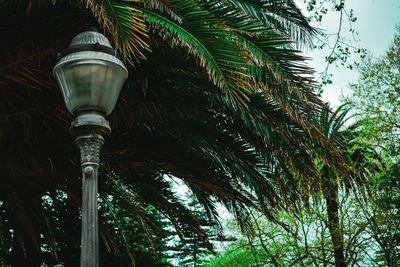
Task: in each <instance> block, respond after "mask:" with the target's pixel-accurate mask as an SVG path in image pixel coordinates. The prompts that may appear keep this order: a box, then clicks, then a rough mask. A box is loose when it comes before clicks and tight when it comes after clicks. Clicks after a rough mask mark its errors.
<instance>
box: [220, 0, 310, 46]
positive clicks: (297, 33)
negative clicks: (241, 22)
mask: <svg viewBox="0 0 400 267" xmlns="http://www.w3.org/2000/svg"><path fill="white" fill-rule="evenodd" d="M221 2H222V3H225V4H227V5H230V6H232V7H236V8H238V9H239V10H240V11H241V12H243V13H244V14H246V15H248V16H251V17H253V18H255V19H257V20H259V21H261V22H262V23H263V25H264V26H266V27H267V28H273V29H275V30H277V32H278V33H280V34H281V35H283V36H287V37H288V38H289V39H290V40H293V41H294V43H293V44H294V45H299V44H306V45H310V44H311V43H312V37H313V35H315V34H316V30H315V29H314V28H313V27H311V26H310V25H309V23H308V21H307V19H306V18H305V17H304V16H303V14H302V12H301V11H300V9H299V8H298V7H297V6H296V4H295V3H294V2H293V1H292V0H278V1H276V0H224V1H221Z"/></svg>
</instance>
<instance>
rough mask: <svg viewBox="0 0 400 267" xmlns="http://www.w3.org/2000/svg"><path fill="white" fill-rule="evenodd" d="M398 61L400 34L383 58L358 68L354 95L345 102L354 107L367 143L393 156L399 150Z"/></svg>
mask: <svg viewBox="0 0 400 267" xmlns="http://www.w3.org/2000/svg"><path fill="white" fill-rule="evenodd" d="M398 31H400V29H399V30H398ZM399 62H400V33H397V35H396V36H395V37H394V41H393V44H392V45H391V47H390V48H389V49H388V51H387V52H386V54H385V55H383V56H381V57H378V58H374V57H373V56H372V55H370V56H368V57H367V58H366V59H365V60H364V61H363V62H362V63H361V64H360V65H359V71H360V78H359V81H358V82H357V83H355V84H352V86H351V88H352V90H353V94H352V95H351V97H349V98H347V99H345V101H347V102H349V103H350V105H352V106H353V107H354V109H355V111H356V116H357V117H356V118H357V119H358V120H362V127H363V132H362V133H363V135H364V137H365V138H366V140H369V141H371V142H373V143H374V144H375V145H376V146H380V147H383V148H384V149H386V150H387V152H388V153H389V154H392V155H395V154H397V152H398V151H399V146H398V144H399V142H398V140H399V135H398V133H399V124H398V123H397V120H398V117H399V115H400V114H399V109H398V107H399V105H400V95H399V90H398V86H399V84H400V78H399V77H400V75H399V73H400V72H399V69H400V64H399Z"/></svg>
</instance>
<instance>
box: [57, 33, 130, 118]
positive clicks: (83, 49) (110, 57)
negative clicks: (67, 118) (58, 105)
mask: <svg viewBox="0 0 400 267" xmlns="http://www.w3.org/2000/svg"><path fill="white" fill-rule="evenodd" d="M53 74H54V76H55V78H56V79H57V82H58V84H59V86H60V88H61V91H62V94H63V98H64V101H65V104H66V106H67V109H68V110H69V112H71V113H72V114H73V115H74V116H76V115H78V114H82V113H85V112H99V113H101V114H102V115H104V116H107V115H108V114H110V113H111V111H112V110H113V109H114V107H115V104H116V102H117V99H118V96H119V93H120V91H121V88H122V85H123V84H124V82H125V80H126V79H127V78H128V70H127V69H126V67H125V66H124V64H123V63H122V61H121V60H119V59H118V57H117V54H116V52H115V50H114V49H113V48H112V46H111V44H110V42H109V41H108V39H107V38H106V37H105V36H104V35H102V34H101V33H99V32H97V31H85V32H82V33H80V34H78V35H77V36H75V38H74V39H73V40H72V42H71V44H70V45H69V47H68V48H67V49H65V50H64V51H63V52H62V54H61V57H60V59H59V61H58V62H57V64H56V66H55V67H54V69H53Z"/></svg>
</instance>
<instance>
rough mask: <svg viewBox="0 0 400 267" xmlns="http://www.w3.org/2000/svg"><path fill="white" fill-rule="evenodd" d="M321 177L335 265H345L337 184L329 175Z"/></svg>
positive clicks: (340, 266)
mask: <svg viewBox="0 0 400 267" xmlns="http://www.w3.org/2000/svg"><path fill="white" fill-rule="evenodd" d="M325 174H326V175H325V177H323V183H324V184H323V194H324V198H325V201H326V212H327V215H328V228H329V233H330V235H331V240H332V245H333V252H334V257H335V266H336V267H346V266H347V264H346V261H345V258H344V242H343V232H342V229H341V226H340V219H339V198H338V184H337V182H336V181H335V179H334V178H333V177H331V175H329V174H328V173H325Z"/></svg>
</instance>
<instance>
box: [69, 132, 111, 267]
mask: <svg viewBox="0 0 400 267" xmlns="http://www.w3.org/2000/svg"><path fill="white" fill-rule="evenodd" d="M76 143H77V145H78V146H79V149H80V152H81V166H82V234H81V267H98V266H99V225H98V213H97V210H98V208H97V186H98V185H97V173H98V168H99V161H100V150H101V147H102V145H103V144H104V138H103V137H102V136H101V135H99V134H88V135H83V136H79V137H77V138H76Z"/></svg>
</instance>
